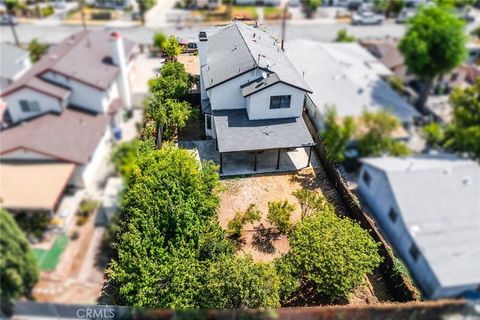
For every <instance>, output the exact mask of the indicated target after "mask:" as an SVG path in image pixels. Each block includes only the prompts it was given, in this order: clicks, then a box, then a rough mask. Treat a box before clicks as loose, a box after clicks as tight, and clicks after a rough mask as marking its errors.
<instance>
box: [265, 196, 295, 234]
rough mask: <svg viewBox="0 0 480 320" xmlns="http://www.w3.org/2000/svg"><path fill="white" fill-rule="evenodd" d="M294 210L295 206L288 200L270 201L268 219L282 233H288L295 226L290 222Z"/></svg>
mask: <svg viewBox="0 0 480 320" xmlns="http://www.w3.org/2000/svg"><path fill="white" fill-rule="evenodd" d="M293 211H295V206H294V205H293V204H290V203H288V201H287V200H284V201H273V202H269V203H268V214H267V219H268V221H270V223H271V224H273V225H274V226H275V227H277V229H278V231H280V233H283V234H288V233H289V232H290V230H291V229H292V226H293V224H292V223H291V222H290V217H291V216H292V213H293Z"/></svg>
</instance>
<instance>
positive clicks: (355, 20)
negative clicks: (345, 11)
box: [352, 12, 385, 25]
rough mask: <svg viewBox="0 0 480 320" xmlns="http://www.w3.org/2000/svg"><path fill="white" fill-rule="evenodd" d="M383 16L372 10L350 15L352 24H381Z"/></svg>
mask: <svg viewBox="0 0 480 320" xmlns="http://www.w3.org/2000/svg"><path fill="white" fill-rule="evenodd" d="M384 19H385V18H384V17H383V16H381V15H378V14H375V13H373V12H361V13H356V14H354V15H353V16H352V24H353V25H372V24H382V23H383V20H384Z"/></svg>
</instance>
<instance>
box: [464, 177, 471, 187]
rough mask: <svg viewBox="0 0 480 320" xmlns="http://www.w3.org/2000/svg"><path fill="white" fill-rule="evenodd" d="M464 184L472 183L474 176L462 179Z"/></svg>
mask: <svg viewBox="0 0 480 320" xmlns="http://www.w3.org/2000/svg"><path fill="white" fill-rule="evenodd" d="M462 182H463V185H464V186H469V185H471V184H472V177H470V176H464V177H463V179H462Z"/></svg>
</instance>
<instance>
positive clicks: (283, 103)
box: [270, 95, 292, 109]
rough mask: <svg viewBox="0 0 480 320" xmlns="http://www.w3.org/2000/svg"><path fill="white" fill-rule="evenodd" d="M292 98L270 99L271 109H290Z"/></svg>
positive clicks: (276, 97)
mask: <svg viewBox="0 0 480 320" xmlns="http://www.w3.org/2000/svg"><path fill="white" fill-rule="evenodd" d="M291 100H292V96H290V95H288V96H272V97H270V109H288V108H290V101H291Z"/></svg>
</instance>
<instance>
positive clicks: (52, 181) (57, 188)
mask: <svg viewBox="0 0 480 320" xmlns="http://www.w3.org/2000/svg"><path fill="white" fill-rule="evenodd" d="M74 169H75V165H74V164H72V163H35V164H32V163H24V164H18V163H16V164H10V163H8V164H7V163H0V198H1V202H2V203H1V206H2V207H4V208H6V209H17V210H18V209H30V210H32V209H36V210H40V209H45V210H50V209H53V208H54V207H55V205H56V204H57V201H58V200H59V199H60V196H61V194H62V192H63V189H64V188H65V186H66V184H67V182H68V180H69V179H70V177H71V176H72V173H73V170H74Z"/></svg>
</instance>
